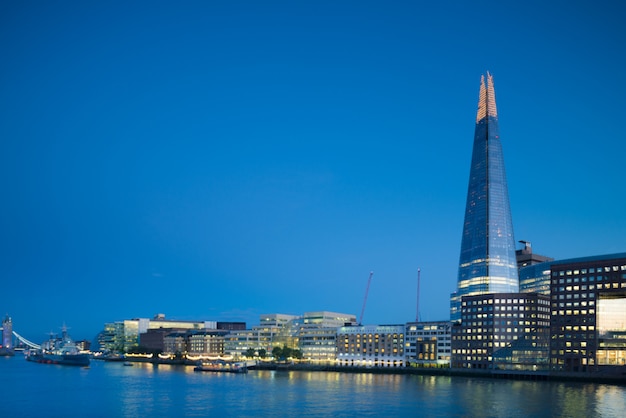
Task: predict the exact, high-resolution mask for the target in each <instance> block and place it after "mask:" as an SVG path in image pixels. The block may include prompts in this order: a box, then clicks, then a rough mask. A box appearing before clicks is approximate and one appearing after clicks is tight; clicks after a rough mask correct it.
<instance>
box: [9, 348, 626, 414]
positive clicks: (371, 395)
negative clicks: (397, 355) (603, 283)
mask: <svg viewBox="0 0 626 418" xmlns="http://www.w3.org/2000/svg"><path fill="white" fill-rule="evenodd" d="M0 385H1V387H2V388H3V390H2V401H1V402H0V417H5V416H41V415H46V416H48V417H60V416H69V415H76V414H79V415H84V416H90V417H118V416H119V417H145V416H150V417H182V416H188V417H191V416H218V417H229V416H231V417H257V416H284V417H290V416H297V417H319V416H333V417H352V416H429V417H432V416H435V417H436V416H451V417H526V416H534V417H544V416H545V417H578V416H581V417H592V416H593V417H613V416H622V415H623V412H624V411H625V410H626V388H625V387H623V386H611V385H598V384H580V383H567V382H552V383H547V382H529V381H508V380H492V379H470V378H462V377H446V376H436V377H435V376H414V375H406V376H405V375H382V374H367V373H365V374H359V373H354V374H353V373H333V372H328V373H325V372H282V371H251V372H250V373H248V374H246V375H236V374H228V373H198V372H193V368H192V367H181V366H164V365H161V366H153V365H151V364H135V366H134V367H124V366H123V365H122V364H120V363H103V362H97V361H95V362H92V366H91V367H90V368H89V369H78V368H73V367H62V366H49V365H40V364H34V363H27V362H25V361H24V360H23V359H20V358H19V357H16V358H13V359H10V360H5V359H0Z"/></svg>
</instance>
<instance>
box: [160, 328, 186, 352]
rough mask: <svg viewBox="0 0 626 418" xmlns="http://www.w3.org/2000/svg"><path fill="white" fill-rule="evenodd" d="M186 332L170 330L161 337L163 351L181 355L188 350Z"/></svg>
mask: <svg viewBox="0 0 626 418" xmlns="http://www.w3.org/2000/svg"><path fill="white" fill-rule="evenodd" d="M187 342H188V341H187V333H186V332H183V331H178V332H170V333H168V334H167V335H166V336H165V337H164V338H163V345H164V347H165V350H163V352H164V353H169V354H176V355H183V354H186V353H187V351H188V348H187Z"/></svg>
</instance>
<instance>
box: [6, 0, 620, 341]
mask: <svg viewBox="0 0 626 418" xmlns="http://www.w3.org/2000/svg"><path fill="white" fill-rule="evenodd" d="M625 7H626V6H624V5H622V4H620V2H614V1H602V0H601V1H595V2H587V1H551V2H544V1H534V0H531V1H524V2H521V1H520V2H495V1H494V2H488V1H477V2H466V1H445V0H444V1H441V2H418V1H336V0H334V1H324V0H315V1H305V0H302V1H243V0H242V1H183V2H166V1H149V2H148V1H146V2H142V1H136V2H116V1H113V2H83V1H58V2H56V1H55V2H50V1H38V2H34V1H4V2H2V3H0V56H2V65H0V193H1V200H0V202H1V205H0V313H2V314H5V313H6V314H9V315H10V316H11V317H12V319H13V324H14V329H15V330H16V331H17V332H18V333H20V334H22V335H23V336H25V337H26V338H28V339H31V340H33V341H35V342H37V341H42V340H44V339H45V338H46V335H47V333H49V332H50V331H54V332H57V331H58V330H59V329H60V327H61V326H62V325H63V324H64V323H65V324H66V325H67V326H68V327H69V330H70V333H71V335H72V336H73V337H74V338H76V339H91V338H93V337H94V336H95V335H96V334H97V333H98V332H99V331H100V330H102V329H103V327H104V323H106V322H114V321H120V320H123V319H129V318H151V317H153V316H154V315H156V314H157V313H164V314H165V315H166V317H168V318H172V319H179V320H214V321H246V322H247V324H248V327H250V326H253V325H257V324H258V323H259V315H261V314H265V313H286V314H293V315H301V314H303V313H304V312H310V311H320V310H327V311H334V312H342V313H350V314H354V315H355V316H356V317H357V319H358V318H360V314H361V311H362V309H363V305H364V297H365V293H366V287H367V282H368V276H369V274H370V271H373V272H374V275H373V277H372V281H371V285H370V288H369V293H368V297H367V303H366V305H365V311H364V316H363V323H364V324H401V323H405V322H408V321H413V320H415V318H416V315H417V311H418V310H419V316H420V319H422V320H446V319H448V318H449V295H450V293H451V292H452V291H454V290H455V289H456V280H457V270H458V259H459V251H460V242H461V233H462V223H463V216H464V210H465V199H466V193H467V183H468V177H469V166H470V159H471V150H472V142H473V134H474V122H475V115H476V109H477V103H478V89H479V85H480V76H481V74H484V73H486V71H489V72H491V74H493V76H494V84H495V89H496V99H497V105H498V116H499V122H500V134H501V139H502V142H503V149H504V157H505V164H506V170H507V177H508V186H509V196H510V201H511V211H512V216H513V225H514V229H515V239H516V240H526V241H530V242H532V245H533V249H534V251H535V252H536V253H539V254H543V255H547V256H551V257H554V258H555V259H567V258H573V257H582V256H592V255H601V254H612V253H618V252H625V251H626V181H625V179H626V171H625V169H624V167H625V165H624V157H625V156H626V125H625V123H624V121H625V115H626V100H625V99H624V98H625V97H626V54H625V53H624V45H626V29H625V28H624V25H623V22H624V19H625V18H626V9H625ZM418 269H420V271H421V274H420V277H421V280H420V282H421V283H420V298H419V307H418V302H417V301H418V298H417V276H418V273H417V271H418Z"/></svg>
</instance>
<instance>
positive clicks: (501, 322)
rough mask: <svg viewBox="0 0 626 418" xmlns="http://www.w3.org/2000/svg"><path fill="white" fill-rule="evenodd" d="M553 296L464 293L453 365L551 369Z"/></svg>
mask: <svg viewBox="0 0 626 418" xmlns="http://www.w3.org/2000/svg"><path fill="white" fill-rule="evenodd" d="M549 332H550V298H549V297H548V296H546V295H540V294H537V293H490V294H483V295H473V296H465V297H463V299H462V303H461V322H460V323H456V324H455V325H454V326H453V328H452V357H451V367H452V368H461V369H482V370H487V369H490V370H496V369H500V370H516V371H538V370H547V369H548V358H549V341H550V340H549Z"/></svg>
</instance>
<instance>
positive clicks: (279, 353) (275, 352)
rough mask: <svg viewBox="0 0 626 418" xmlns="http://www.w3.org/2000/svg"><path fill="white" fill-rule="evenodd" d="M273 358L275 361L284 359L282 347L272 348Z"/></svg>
mask: <svg viewBox="0 0 626 418" xmlns="http://www.w3.org/2000/svg"><path fill="white" fill-rule="evenodd" d="M272 357H274V360H280V359H281V358H282V357H283V349H282V348H280V347H274V348H272Z"/></svg>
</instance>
